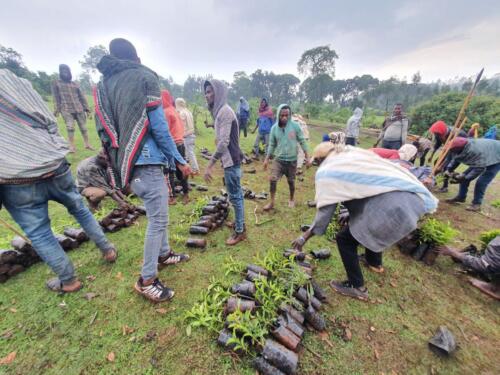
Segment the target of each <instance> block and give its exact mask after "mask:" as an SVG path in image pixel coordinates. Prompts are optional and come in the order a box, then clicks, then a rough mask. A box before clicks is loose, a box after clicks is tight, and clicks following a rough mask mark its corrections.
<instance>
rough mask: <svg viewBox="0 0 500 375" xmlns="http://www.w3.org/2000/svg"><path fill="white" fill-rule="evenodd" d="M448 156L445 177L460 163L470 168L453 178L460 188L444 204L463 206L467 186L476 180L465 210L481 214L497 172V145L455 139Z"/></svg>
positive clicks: (499, 154) (499, 168) (499, 162)
mask: <svg viewBox="0 0 500 375" xmlns="http://www.w3.org/2000/svg"><path fill="white" fill-rule="evenodd" d="M450 154H451V157H452V159H451V162H450V163H449V164H448V165H447V167H446V172H445V173H446V174H448V175H450V174H451V173H452V172H453V171H454V170H455V169H456V168H457V167H458V166H459V165H460V163H463V164H465V165H467V166H469V168H467V169H466V170H465V171H464V172H463V173H461V174H459V175H458V176H455V178H454V179H455V180H456V181H457V182H458V183H459V184H460V185H459V190H458V194H457V195H456V196H455V197H453V198H451V199H447V200H446V202H448V203H463V202H465V200H466V199H467V192H468V190H469V185H470V183H471V182H472V181H473V180H475V179H476V178H477V181H476V186H475V187H474V199H473V200H472V205H471V206H469V207H467V208H466V209H467V210H468V211H476V212H479V211H481V204H482V203H483V198H484V194H485V193H486V189H487V188H488V185H489V184H490V183H491V182H492V181H493V180H494V179H495V176H496V175H497V174H498V171H500V141H496V140H493V139H484V138H478V139H474V138H469V139H467V138H461V137H457V138H455V139H454V140H453V143H452V144H451V148H450Z"/></svg>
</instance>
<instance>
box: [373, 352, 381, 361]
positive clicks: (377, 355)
mask: <svg viewBox="0 0 500 375" xmlns="http://www.w3.org/2000/svg"><path fill="white" fill-rule="evenodd" d="M373 355H374V356H375V359H376V360H377V361H378V360H379V359H380V353H379V352H378V350H377V349H373Z"/></svg>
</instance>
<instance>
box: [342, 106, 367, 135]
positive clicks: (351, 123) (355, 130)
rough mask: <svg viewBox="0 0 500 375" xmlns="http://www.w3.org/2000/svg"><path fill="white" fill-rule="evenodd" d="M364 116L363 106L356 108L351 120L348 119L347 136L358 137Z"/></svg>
mask: <svg viewBox="0 0 500 375" xmlns="http://www.w3.org/2000/svg"><path fill="white" fill-rule="evenodd" d="M362 116H363V110H362V109H361V108H356V109H355V110H354V113H353V115H352V116H351V117H349V120H347V126H346V129H345V136H346V137H350V138H358V136H359V128H360V126H361V117H362Z"/></svg>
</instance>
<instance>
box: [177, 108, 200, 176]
mask: <svg viewBox="0 0 500 375" xmlns="http://www.w3.org/2000/svg"><path fill="white" fill-rule="evenodd" d="M175 109H176V110H177V112H178V113H179V116H180V118H181V121H182V124H183V125H184V147H185V148H186V157H187V158H188V161H189V164H190V165H191V169H192V170H193V174H194V175H197V174H199V173H200V167H199V165H198V160H197V159H196V152H195V140H196V134H195V127H194V119H193V114H192V113H191V111H190V110H189V109H188V107H187V105H186V101H185V100H184V99H183V98H177V99H175Z"/></svg>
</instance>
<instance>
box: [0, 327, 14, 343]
mask: <svg viewBox="0 0 500 375" xmlns="http://www.w3.org/2000/svg"><path fill="white" fill-rule="evenodd" d="M13 335H14V330H13V329H8V330H7V331H4V332H2V335H1V336H0V337H2V339H5V340H7V339H10V338H11V337H12V336H13Z"/></svg>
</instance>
